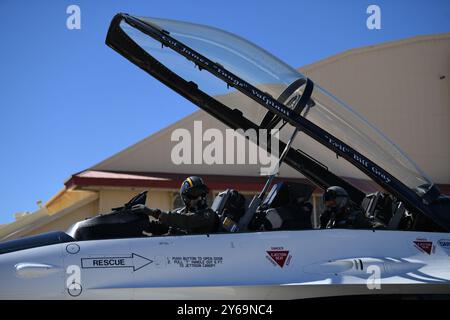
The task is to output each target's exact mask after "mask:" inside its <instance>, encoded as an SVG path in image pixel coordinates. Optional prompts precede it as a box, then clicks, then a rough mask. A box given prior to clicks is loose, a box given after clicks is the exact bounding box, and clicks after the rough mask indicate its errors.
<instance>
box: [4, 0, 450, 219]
mask: <svg viewBox="0 0 450 320" xmlns="http://www.w3.org/2000/svg"><path fill="white" fill-rule="evenodd" d="M71 4H76V5H78V6H79V7H80V8H81V30H68V29H67V28H66V19H67V17H68V14H67V13H66V8H67V7H68V6H69V5H71ZM370 4H376V5H378V6H380V8H381V27H382V29H381V30H369V29H367V27H366V19H367V17H368V15H367V14H366V8H367V7H368V6H369V5H370ZM0 12H1V13H2V19H0V33H1V47H0V48H1V50H0V70H1V71H0V150H2V154H1V157H0V177H1V179H0V224H2V223H8V222H11V221H13V214H14V213H15V212H19V211H34V210H36V209H37V205H36V201H37V200H42V201H43V202H45V201H47V200H48V199H49V198H50V197H51V196H52V195H54V194H55V193H56V192H57V191H58V190H60V189H61V188H62V187H63V182H64V181H65V180H66V179H67V178H69V177H70V175H71V174H73V173H76V172H78V171H81V170H84V169H86V168H88V167H90V166H92V165H94V164H96V163H98V162H100V161H101V160H103V159H105V158H106V157H109V156H111V155H113V154H115V153H116V152H118V151H120V150H122V149H124V148H126V147H128V146H129V145H131V144H133V143H135V142H137V141H139V140H141V139H143V138H145V137H146V136H148V135H150V134H151V133H153V132H155V131H158V130H159V129H161V128H163V127H165V126H167V125H169V124H171V123H172V122H174V121H176V120H178V119H180V118H182V117H184V116H186V115H188V114H189V113H191V112H193V111H194V110H196V107H195V106H194V105H192V104H190V103H187V102H185V101H184V99H182V98H181V97H179V96H178V95H176V94H175V93H173V92H172V91H170V90H169V89H167V88H165V87H163V85H161V84H160V83H159V82H157V81H156V80H154V79H153V78H151V77H150V76H148V75H147V74H145V73H144V72H142V71H141V70H139V69H137V68H136V67H135V66H134V65H132V64H131V63H129V62H128V61H126V60H125V59H124V58H123V57H121V56H120V55H118V54H117V53H115V52H114V51H113V50H111V49H110V48H108V47H107V46H105V44H104V40H105V36H106V32H107V29H108V26H109V22H110V20H111V18H112V17H113V16H114V14H115V13H117V12H127V13H131V14H136V15H140V16H153V17H164V18H171V19H178V20H185V21H191V22H197V23H201V24H208V25H212V26H215V27H218V28H222V29H225V30H227V31H230V32H232V33H236V34H238V35H240V36H242V37H244V38H247V39H248V40H250V41H252V42H255V43H256V44H258V45H259V46H261V47H263V48H265V49H267V50H268V51H269V52H271V53H273V54H274V55H275V56H278V57H279V58H281V59H282V60H284V61H285V62H287V63H288V64H290V65H292V66H294V67H299V66H302V65H305V64H309V63H312V62H315V61H317V60H320V59H323V58H326V57H328V56H330V55H333V54H336V53H339V52H341V51H344V50H347V49H351V48H356V47H360V46H366V45H371V44H377V43H382V42H386V41H392V40H397V39H401V38H407V37H411V36H415V35H422V34H431V33H441V32H450V1H445V0H444V1H436V0H434V1H433V0H432V1H377V0H376V1H349V0H347V1H308V2H307V1H293V0H291V1H287V0H277V1H261V0H260V1H256V0H252V1H242V0H239V1H235V0H227V1H220V2H219V1H211V0H209V1H206V0H205V1H204V0H200V1H187V0H184V1H182V0H180V1H172V0H165V1H142V0H141V1H137V0H128V1H106V0H104V1H98V0H96V1H93V0H87V1H75V0H72V1H65V0H53V1H50V0H49V1H23V0H14V1H12V0H11V1H7V0H0Z"/></svg>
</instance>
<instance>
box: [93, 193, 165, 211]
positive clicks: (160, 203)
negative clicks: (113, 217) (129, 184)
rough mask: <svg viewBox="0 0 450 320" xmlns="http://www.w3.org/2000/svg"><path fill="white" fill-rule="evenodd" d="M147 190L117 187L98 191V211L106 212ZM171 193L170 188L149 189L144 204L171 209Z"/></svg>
mask: <svg viewBox="0 0 450 320" xmlns="http://www.w3.org/2000/svg"><path fill="white" fill-rule="evenodd" d="M144 190H147V189H139V188H120V189H119V188H118V189H104V188H102V189H101V190H100V191H98V192H99V212H100V213H108V212H110V211H111V209H112V208H116V207H120V206H122V205H123V204H125V203H127V202H128V201H129V200H130V199H131V198H133V197H134V196H135V195H137V194H138V193H140V192H142V191H144ZM172 194H173V191H171V190H154V189H150V190H149V192H148V193H147V203H146V205H147V206H148V207H151V208H160V209H162V210H170V209H172Z"/></svg>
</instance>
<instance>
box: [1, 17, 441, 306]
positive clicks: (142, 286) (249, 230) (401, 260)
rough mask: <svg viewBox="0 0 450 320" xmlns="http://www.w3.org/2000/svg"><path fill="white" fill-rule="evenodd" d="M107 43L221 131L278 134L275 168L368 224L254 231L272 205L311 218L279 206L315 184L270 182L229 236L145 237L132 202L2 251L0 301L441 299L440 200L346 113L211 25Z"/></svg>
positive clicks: (142, 32)
mask: <svg viewBox="0 0 450 320" xmlns="http://www.w3.org/2000/svg"><path fill="white" fill-rule="evenodd" d="M106 44H107V45H108V46H109V47H111V48H112V49H114V50H115V51H117V52H118V53H119V54H121V55H122V56H124V57H125V58H126V59H128V60H129V61H131V62H132V63H133V64H135V65H137V66H138V67H139V68H141V69H143V70H144V71H145V72H147V73H148V74H150V75H151V76H153V77H154V78H156V79H157V80H158V81H160V82H161V83H163V84H165V85H166V86H168V87H169V88H171V89H172V90H173V91H175V92H176V93H178V94H180V95H181V96H183V97H185V98H186V99H187V100H189V101H191V102H192V103H194V104H196V105H197V106H198V107H200V108H201V109H203V110H204V111H206V112H207V113H209V114H210V115H211V116H213V117H215V118H217V119H218V120H220V121H221V122H223V123H224V124H225V125H226V126H227V127H229V128H232V129H243V130H248V129H255V130H258V129H268V130H271V129H279V130H280V131H279V132H280V134H279V149H280V151H281V152H280V154H281V156H280V157H279V161H280V164H281V163H283V165H288V166H290V167H292V168H293V169H295V170H297V171H298V172H300V173H301V174H302V175H303V176H304V177H306V178H307V179H308V180H310V182H311V184H312V185H315V186H316V187H319V188H321V189H323V190H326V189H327V188H329V187H331V186H337V187H340V188H342V189H344V190H345V191H346V192H347V194H348V197H349V199H350V201H351V203H352V204H353V205H354V206H355V207H357V208H359V210H360V212H361V214H362V216H363V218H364V219H365V220H366V221H368V222H370V224H369V227H357V226H355V225H352V224H351V223H344V224H343V225H342V226H343V227H340V225H334V226H331V227H325V228H321V229H313V228H312V227H310V228H304V227H302V228H296V227H291V228H276V227H273V226H272V228H270V227H264V224H263V225H261V226H260V227H258V226H257V223H256V222H255V221H259V220H260V219H261V217H263V218H264V214H267V211H268V210H270V209H276V210H278V211H283V210H284V211H285V212H287V211H289V214H291V216H300V217H301V216H302V215H305V214H307V213H306V212H305V211H304V210H303V209H302V208H301V207H298V208H296V207H295V206H293V205H292V203H290V202H289V201H290V200H289V199H290V197H292V196H293V195H294V197H299V196H300V197H302V198H303V204H305V203H306V202H308V201H309V199H308V198H309V197H310V196H311V193H312V189H313V188H314V187H311V185H303V184H294V183H277V184H273V183H272V182H273V175H272V176H269V177H268V179H267V183H266V184H265V185H264V186H261V187H262V190H261V193H260V194H259V195H257V196H255V197H254V198H253V199H245V206H244V210H243V213H242V215H241V216H240V218H239V220H238V221H234V222H235V224H234V227H233V228H230V229H226V228H220V229H218V232H213V233H210V234H195V235H168V236H167V235H166V236H148V235H146V234H144V233H143V232H142V231H143V229H144V226H145V225H146V224H147V223H148V221H149V217H148V215H147V214H146V212H147V210H148V208H146V207H145V205H144V204H145V193H142V194H139V195H137V196H136V197H135V198H133V199H132V200H130V202H128V203H127V204H125V205H124V206H123V207H121V208H116V209H115V210H113V211H112V213H110V214H105V215H99V216H96V217H93V218H91V219H88V220H85V221H81V222H78V223H77V224H75V225H74V226H72V227H71V228H70V229H69V230H68V231H66V232H63V231H55V232H51V233H46V234H41V235H37V236H33V237H29V238H22V239H18V240H12V241H8V242H4V243H1V244H0V284H1V285H0V298H2V299H10V298H11V299H116V298H117V299H119V298H120V299H301V298H310V297H330V296H348V295H369V296H370V295H381V294H390V295H398V296H403V295H405V294H414V295H428V294H433V295H435V294H437V295H445V294H449V293H450V257H449V254H450V234H449V229H450V198H449V197H448V196H445V195H443V194H442V193H441V192H440V190H439V189H438V187H437V186H436V185H435V184H434V183H433V182H432V181H431V180H430V179H429V178H428V177H427V176H426V175H425V174H424V173H423V172H422V171H421V170H420V169H419V168H418V167H417V166H416V165H415V164H414V162H413V161H412V160H410V159H409V158H408V157H407V156H406V155H405V153H404V152H402V151H401V150H400V149H399V148H398V147H396V146H395V145H394V144H393V143H392V142H391V141H389V140H388V139H387V138H386V137H385V136H384V135H383V134H382V133H381V132H380V131H379V130H377V129H376V128H374V127H373V126H372V125H371V124H369V123H368V122H367V121H366V120H364V119H363V118H362V117H361V116H360V115H358V114H357V113H356V112H355V111H354V110H352V109H351V108H350V107H348V106H346V105H345V104H344V103H342V102H340V101H339V100H337V99H336V98H334V97H333V96H332V95H330V94H329V93H328V92H327V91H325V90H324V89H323V88H321V87H320V86H319V85H317V84H316V83H314V82H313V81H312V80H311V79H309V78H307V77H305V76H304V75H303V74H301V73H299V72H298V71H297V70H295V69H294V68H291V67H290V66H288V65H286V64H285V63H283V62H282V61H280V60H278V59H277V58H275V57H274V56H272V55H271V54H269V53H267V52H266V51H264V50H263V49H261V48H259V47H257V46H255V45H253V44H251V43H250V42H248V41H246V40H244V39H242V38H240V37H238V36H235V35H233V34H230V33H228V32H225V31H222V30H218V29H216V28H211V27H207V26H203V25H198V24H192V23H185V22H180V21H173V20H164V19H155V18H143V17H134V16H131V15H128V14H117V15H116V16H115V17H114V18H113V20H112V22H111V25H110V28H109V31H108V35H107V38H106ZM261 143H263V142H261ZM261 147H264V148H266V149H267V150H270V145H262V144H261ZM349 168H350V169H351V170H355V171H358V172H359V173H360V174H361V175H363V176H364V177H365V178H366V179H367V178H368V179H370V180H371V181H372V182H373V183H374V184H376V185H377V186H378V188H379V190H380V191H378V192H375V193H370V194H365V193H364V192H363V191H361V190H360V189H359V188H358V187H357V186H355V185H354V184H352V183H351V181H350V180H349V179H346V178H344V177H345V174H341V173H342V172H347V171H345V170H348V169H349ZM344 169H345V170H344ZM349 181H350V182H349ZM237 192H239V190H237ZM231 195H232V192H231V191H230V190H225V191H224V192H222V193H220V194H219V195H218V196H217V198H216V199H215V201H214V203H213V205H212V209H213V210H215V212H216V213H217V215H219V217H220V221H221V224H222V227H224V226H229V224H228V225H225V224H226V223H228V222H229V221H226V217H224V215H225V212H229V211H230V210H231V211H232V210H233V209H232V208H233V207H235V206H233V205H230V204H232V203H231V202H232V201H233V197H232V196H231ZM344 220H345V217H344ZM344 222H345V221H344ZM347 222H348V221H347ZM255 225H256V227H255ZM226 230H228V231H226Z"/></svg>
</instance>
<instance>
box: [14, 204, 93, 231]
mask: <svg viewBox="0 0 450 320" xmlns="http://www.w3.org/2000/svg"><path fill="white" fill-rule="evenodd" d="M97 213H98V200H96V201H93V202H91V203H89V204H87V205H85V206H82V207H80V208H77V209H75V210H71V211H70V212H67V213H66V214H65V215H63V216H62V217H60V218H57V219H56V220H53V221H51V222H49V223H47V224H45V225H43V226H41V227H39V228H36V229H33V230H31V231H30V232H29V233H25V234H23V235H22V236H30V235H35V234H39V233H43V232H49V231H66V230H67V229H68V227H70V226H71V225H72V224H74V223H75V222H78V221H81V220H84V219H86V218H90V217H93V216H95V215H97Z"/></svg>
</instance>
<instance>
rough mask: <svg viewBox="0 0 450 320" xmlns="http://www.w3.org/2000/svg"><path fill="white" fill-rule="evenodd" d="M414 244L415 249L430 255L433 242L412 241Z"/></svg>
mask: <svg viewBox="0 0 450 320" xmlns="http://www.w3.org/2000/svg"><path fill="white" fill-rule="evenodd" d="M414 244H415V245H416V247H417V248H419V249H420V250H422V251H423V252H425V253H428V254H431V250H432V249H433V242H431V241H423V240H416V241H414Z"/></svg>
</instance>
